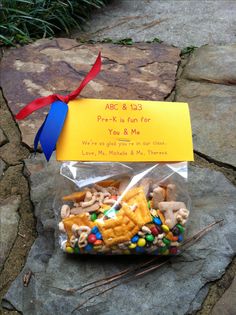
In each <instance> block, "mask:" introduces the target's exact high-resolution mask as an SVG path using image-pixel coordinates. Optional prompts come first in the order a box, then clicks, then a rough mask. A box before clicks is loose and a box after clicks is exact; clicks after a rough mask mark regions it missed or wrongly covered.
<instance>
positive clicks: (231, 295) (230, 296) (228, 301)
mask: <svg viewBox="0 0 236 315" xmlns="http://www.w3.org/2000/svg"><path fill="white" fill-rule="evenodd" d="M235 297H236V277H235V278H234V280H233V282H232V284H231V285H230V287H229V288H228V289H227V290H226V291H225V293H224V294H223V295H222V297H221V298H220V299H219V301H218V302H217V303H216V305H215V306H214V307H213V309H212V312H211V315H221V314H224V315H233V314H236V305H235Z"/></svg>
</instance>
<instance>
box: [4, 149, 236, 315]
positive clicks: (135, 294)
mask: <svg viewBox="0 0 236 315" xmlns="http://www.w3.org/2000/svg"><path fill="white" fill-rule="evenodd" d="M26 166H27V168H28V171H29V172H30V173H31V177H30V178H31V199H32V201H33V203H34V206H35V215H36V217H37V220H38V224H37V230H38V234H39V235H38V238H37V240H36V242H35V243H34V245H33V247H32V249H31V251H30V253H29V256H28V259H27V262H26V265H25V267H24V269H23V270H22V272H21V273H20V275H19V276H18V277H17V279H16V280H15V281H14V282H13V284H12V285H11V287H10V289H9V290H8V292H7V294H6V296H5V300H4V305H5V306H7V307H9V308H10V307H12V306H13V307H15V308H16V309H17V310H19V311H21V312H22V313H23V314H24V315H34V314H37V315H38V314H40V315H41V314H53V313H54V314H70V313H71V312H72V310H73V309H74V308H75V307H76V306H77V305H78V304H79V303H81V302H82V301H83V300H84V298H86V296H82V295H80V294H75V295H70V294H67V293H66V294H65V292H64V291H62V290H60V289H66V288H71V287H77V286H80V285H82V284H84V283H86V282H88V281H93V280H95V279H98V278H100V277H103V276H108V275H110V274H112V273H114V272H117V271H119V270H123V269H124V268H126V267H128V266H135V265H136V264H137V263H139V262H141V261H144V260H145V259H146V258H144V257H143V258H142V257H135V258H132V257H128V256H126V257H113V258H112V257H110V258H109V257H106V258H102V257H94V256H93V257H77V258H75V257H72V256H66V255H65V254H64V253H62V251H61V250H60V248H59V246H58V239H57V238H58V235H57V231H56V230H55V226H56V223H55V215H54V212H55V213H58V209H59V203H60V202H59V199H58V196H59V195H61V193H62V192H64V193H67V191H66V190H67V188H68V187H69V186H68V180H65V179H63V180H62V178H60V176H59V166H60V165H59V163H57V162H55V160H54V158H53V159H51V161H50V162H49V163H47V162H46V161H45V159H44V157H43V156H42V155H37V157H36V159H30V160H27V161H26ZM189 188H190V194H191V196H192V203H193V209H192V211H191V216H190V221H189V224H188V232H187V236H189V235H192V234H194V233H196V232H197V231H199V230H200V229H201V228H203V227H204V226H206V225H207V224H209V223H211V222H213V221H214V220H217V219H221V218H223V219H224V225H223V226H222V227H219V226H218V227H215V228H214V229H213V230H212V231H211V232H210V233H209V234H207V235H206V236H205V237H204V238H203V239H201V240H200V241H199V242H198V243H196V244H195V245H194V246H192V247H191V248H189V249H188V250H187V251H186V252H185V254H184V255H183V256H180V257H178V258H177V257H176V258H173V259H172V261H171V263H170V265H167V266H165V267H163V268H162V269H160V270H157V271H154V272H152V273H150V274H148V275H146V276H144V277H142V278H140V279H136V280H135V281H132V282H130V283H127V284H123V285H121V286H119V287H117V288H115V289H114V290H112V291H110V292H108V293H107V294H104V295H101V296H99V297H97V298H95V299H94V300H93V301H90V302H89V303H88V304H87V305H85V306H84V307H83V308H82V309H81V310H80V311H78V312H74V314H85V313H86V314H112V315H116V314H117V315H118V314H129V315H133V314H147V313H148V314H151V315H152V314H153V315H154V314H155V315H156V314H157V313H158V314H162V315H169V314H178V315H185V314H190V313H193V312H195V311H196V310H198V309H199V308H200V307H201V304H202V302H203V300H204V298H205V296H206V295H207V292H208V287H209V283H210V282H211V281H214V280H216V279H218V278H220V277H221V276H222V275H223V273H224V272H225V269H226V268H227V266H228V264H229V263H230V261H231V260H232V257H233V256H234V255H235V253H236V241H235V240H236V238H235V230H236V223H235V222H236V188H235V186H233V185H232V184H231V183H230V182H229V181H228V180H227V179H226V178H225V177H224V175H223V174H222V173H220V172H216V171H212V170H210V169H205V168H199V167H197V166H192V167H191V169H190V182H189ZM29 270H32V272H33V276H32V277H31V281H30V283H29V286H28V287H23V284H22V278H23V275H24V274H25V273H26V272H28V271H29ZM96 292H98V291H96ZM166 297H170V298H168V299H167V298H166Z"/></svg>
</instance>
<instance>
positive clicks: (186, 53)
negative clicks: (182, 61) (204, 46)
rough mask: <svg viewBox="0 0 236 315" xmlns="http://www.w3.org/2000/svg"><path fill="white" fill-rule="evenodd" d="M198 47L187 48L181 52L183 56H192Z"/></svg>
mask: <svg viewBox="0 0 236 315" xmlns="http://www.w3.org/2000/svg"><path fill="white" fill-rule="evenodd" d="M196 48H197V47H196V46H187V47H185V48H183V49H182V50H181V56H183V55H189V54H191V53H192V52H193V51H194V50H195V49H196Z"/></svg>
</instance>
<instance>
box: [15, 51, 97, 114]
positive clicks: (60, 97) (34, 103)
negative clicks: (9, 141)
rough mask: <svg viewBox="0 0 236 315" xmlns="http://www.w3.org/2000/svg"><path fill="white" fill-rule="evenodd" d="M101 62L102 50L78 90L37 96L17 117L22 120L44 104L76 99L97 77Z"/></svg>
mask: <svg viewBox="0 0 236 315" xmlns="http://www.w3.org/2000/svg"><path fill="white" fill-rule="evenodd" d="M101 64H102V61H101V52H99V54H98V57H97V59H96V61H95V63H94V65H93V66H92V68H91V70H90V71H89V73H88V74H87V75H86V77H85V78H84V80H83V81H82V82H81V84H80V86H79V87H78V88H77V89H76V90H74V91H73V92H71V93H70V94H68V95H60V94H52V95H49V96H45V97H40V98H37V99H35V100H34V101H32V102H30V103H29V104H27V105H26V106H25V107H24V108H22V109H21V110H20V111H19V113H18V114H17V115H16V116H15V118H16V119H17V120H22V119H24V118H26V117H27V116H29V115H30V114H32V113H33V112H34V111H36V110H38V109H40V108H42V107H44V106H47V105H50V104H52V103H53V102H55V101H57V100H60V101H62V102H64V103H68V102H69V101H71V100H74V99H75V98H76V97H77V96H78V95H79V94H80V92H81V91H82V90H83V88H84V87H85V86H86V85H87V84H88V83H89V81H91V80H93V79H94V78H95V77H96V75H97V74H98V73H99V72H100V70H101Z"/></svg>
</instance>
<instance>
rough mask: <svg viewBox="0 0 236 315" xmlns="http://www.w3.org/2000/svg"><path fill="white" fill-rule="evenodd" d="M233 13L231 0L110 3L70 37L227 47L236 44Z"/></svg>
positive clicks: (233, 4)
mask: <svg viewBox="0 0 236 315" xmlns="http://www.w3.org/2000/svg"><path fill="white" fill-rule="evenodd" d="M235 10H236V3H235V1H233V0H217V1H215V0H201V1H196V0H188V1H186V0H178V1H176V0H165V1H163V0H161V1H158V0H135V1H134V0H133V1H131V0H119V1H115V0H113V1H110V4H109V5H108V6H106V7H105V8H104V10H99V11H98V12H96V14H94V15H93V17H92V19H91V21H90V22H89V24H88V27H87V28H86V30H85V32H84V33H82V32H81V31H75V32H74V35H73V36H74V37H77V38H81V37H82V38H85V39H93V40H102V39H104V38H112V39H114V40H118V39H122V38H127V37H130V38H132V39H133V40H134V41H136V42H140V41H147V40H153V38H155V37H157V38H159V39H161V40H163V41H164V42H166V43H168V44H169V45H175V46H177V47H186V46H192V45H194V46H197V47H199V46H201V45H204V44H209V43H211V44H227V43H232V42H235V22H236V17H235Z"/></svg>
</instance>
